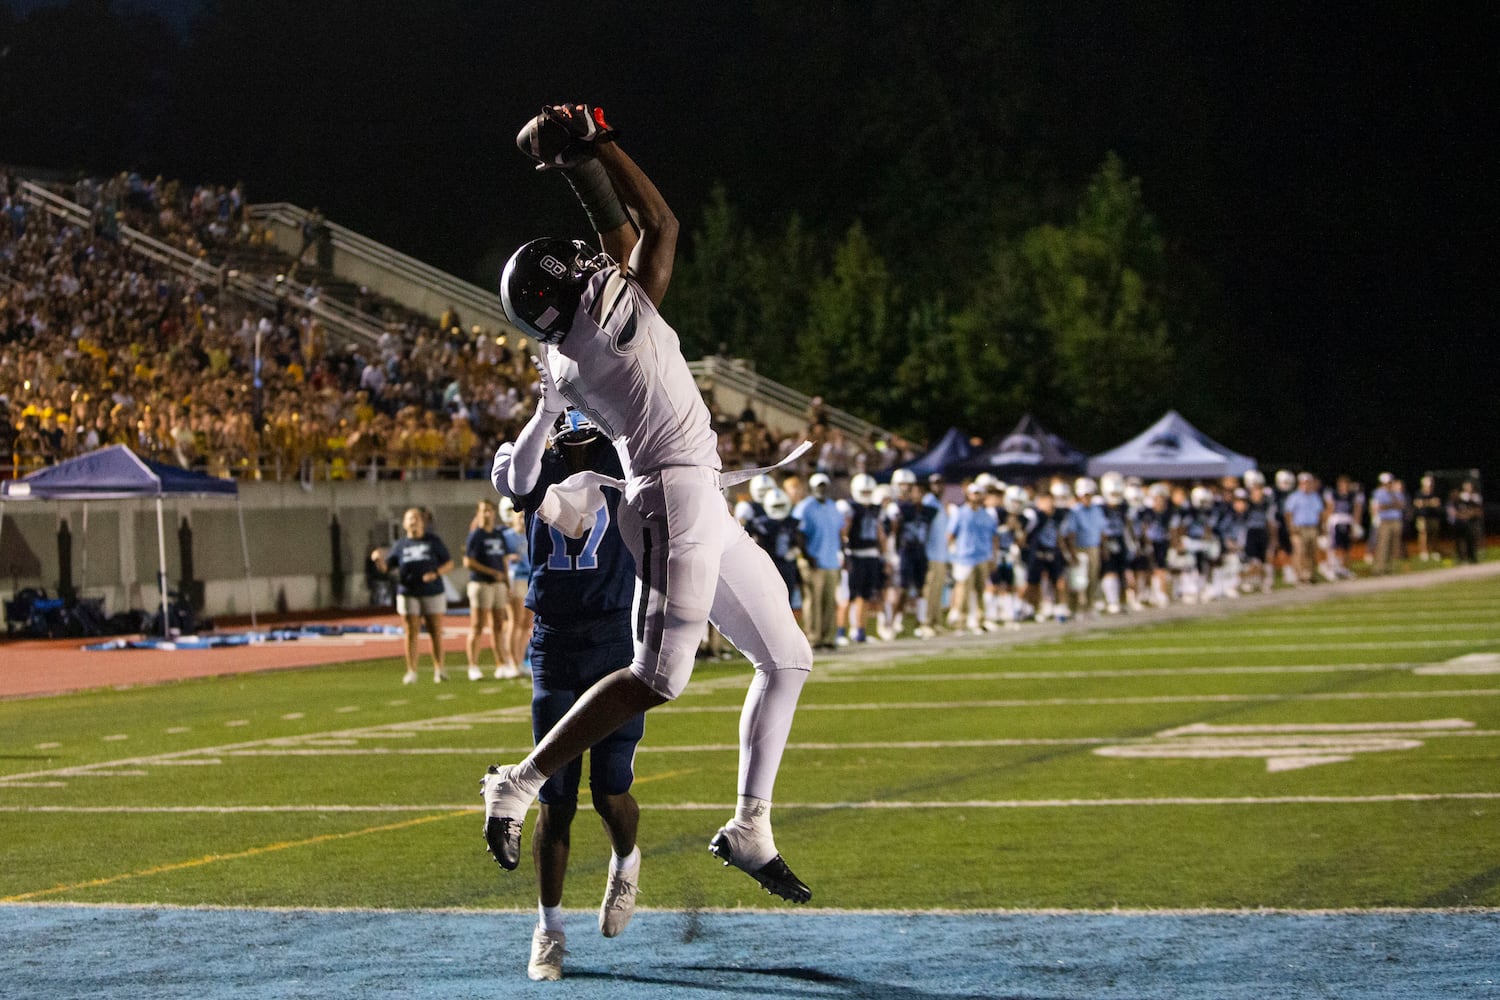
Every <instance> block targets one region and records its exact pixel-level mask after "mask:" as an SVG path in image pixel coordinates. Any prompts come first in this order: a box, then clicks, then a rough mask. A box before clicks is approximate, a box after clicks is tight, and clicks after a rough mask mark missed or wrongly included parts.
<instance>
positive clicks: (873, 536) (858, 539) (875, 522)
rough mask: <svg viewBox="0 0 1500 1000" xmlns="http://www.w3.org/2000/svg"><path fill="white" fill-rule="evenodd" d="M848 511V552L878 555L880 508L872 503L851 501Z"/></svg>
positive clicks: (860, 554) (858, 554)
mask: <svg viewBox="0 0 1500 1000" xmlns="http://www.w3.org/2000/svg"><path fill="white" fill-rule="evenodd" d="M849 511H850V514H849V544H848V551H849V553H850V554H851V555H856V556H878V555H880V522H881V513H880V508H879V507H877V506H876V505H875V504H872V503H851V504H850V505H849Z"/></svg>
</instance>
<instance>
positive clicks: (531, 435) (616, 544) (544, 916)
mask: <svg viewBox="0 0 1500 1000" xmlns="http://www.w3.org/2000/svg"><path fill="white" fill-rule="evenodd" d="M549 437H550V446H549ZM584 470H592V471H595V472H599V473H602V474H604V475H608V476H612V477H619V476H620V474H621V470H620V460H619V458H618V457H617V456H616V455H615V452H614V449H613V448H612V447H610V444H609V442H608V441H606V440H605V439H604V436H603V435H602V434H600V433H599V429H598V428H597V427H595V426H594V425H593V423H591V422H590V421H589V419H588V418H587V417H585V416H584V415H583V414H582V413H579V412H578V411H577V410H567V411H566V412H564V413H563V414H562V415H561V416H559V417H558V418H557V419H556V421H553V420H552V418H551V416H550V415H549V413H548V411H546V410H544V409H543V408H542V407H538V408H537V411H536V413H535V414H534V415H533V416H532V418H531V420H530V422H529V423H527V425H526V427H525V428H524V429H523V430H522V431H521V433H520V435H519V436H518V437H517V438H516V441H515V443H514V444H511V443H508V442H507V443H506V444H502V445H501V446H500V448H499V450H498V451H497V452H496V453H495V462H494V466H493V468H492V469H491V472H490V479H491V481H492V482H493V483H494V485H495V489H497V490H499V491H500V492H501V493H503V494H506V495H510V496H511V497H512V499H513V500H514V502H515V505H516V507H517V508H518V509H520V510H523V511H525V518H526V521H525V523H526V544H527V554H528V557H529V559H530V562H531V565H532V566H533V567H534V569H533V572H532V574H531V583H530V585H529V587H528V589H527V592H526V605H527V607H529V608H530V609H531V610H532V611H533V612H534V613H535V618H534V620H533V624H532V630H531V685H532V695H531V728H532V735H533V737H534V738H535V739H536V740H538V741H540V740H541V739H542V737H543V736H544V735H545V734H546V733H547V732H548V731H549V730H550V729H552V727H553V726H555V725H556V724H557V722H558V720H559V719H561V718H562V717H563V715H564V714H566V712H567V711H568V709H570V708H572V707H573V705H574V704H575V703H576V702H577V701H578V698H579V697H580V696H581V695H582V694H583V692H585V691H587V690H588V689H589V688H590V687H591V686H593V685H594V684H595V683H596V682H598V681H599V680H600V678H602V677H604V676H605V675H607V674H610V673H613V672H614V671H616V670H618V669H619V668H620V665H621V664H622V663H628V662H629V661H630V657H631V651H632V643H631V638H630V607H631V599H632V597H633V595H634V593H635V563H634V562H633V561H632V560H631V558H630V553H629V552H627V551H626V550H625V544H624V542H622V541H621V540H620V534H619V531H618V530H616V528H615V525H616V523H617V522H618V520H619V511H620V491H619V490H616V489H604V490H602V491H601V494H602V495H601V496H600V498H599V499H600V501H601V502H600V505H599V507H598V508H597V509H596V510H595V511H594V514H595V517H594V523H593V526H592V528H591V529H590V530H589V531H588V532H587V533H586V534H585V535H584V536H583V537H581V538H568V537H566V536H565V535H564V534H563V533H562V532H561V531H559V530H558V529H557V528H555V527H553V526H552V525H550V524H548V523H546V522H545V521H543V520H542V519H541V518H539V517H537V507H538V505H540V503H541V501H542V498H543V496H545V495H546V492H547V488H548V487H549V486H552V485H553V484H555V483H560V482H562V481H563V480H564V479H566V478H567V477H568V476H569V475H571V474H572V473H575V472H582V471H584ZM645 725H646V720H645V716H643V715H640V714H637V715H633V716H631V717H630V718H629V719H627V720H626V721H625V723H624V724H623V725H622V726H620V728H618V729H616V730H615V731H614V732H612V733H610V734H609V735H607V736H605V737H604V738H603V739H602V740H600V741H599V742H598V743H595V744H594V745H593V747H592V748H591V749H590V751H589V790H590V792H591V793H592V797H593V801H594V811H595V812H597V813H598V814H599V818H600V819H602V820H603V821H604V829H605V832H606V833H607V834H608V836H609V841H610V845H611V847H612V848H613V853H612V855H611V857H610V863H609V878H608V881H607V882H606V883H605V887H604V902H603V904H602V905H601V906H600V908H599V932H600V933H601V934H603V935H604V936H605V937H614V936H616V935H617V934H619V933H620V932H621V931H623V930H624V929H625V925H626V924H628V923H630V918H631V916H632V915H633V914H634V913H635V897H636V892H637V890H638V887H639V884H640V870H641V852H640V849H639V848H637V847H636V842H635V837H636V827H637V826H638V824H639V822H640V815H641V811H640V806H639V805H638V804H637V803H636V800H635V798H634V797H633V796H632V795H631V794H630V786H631V785H632V784H633V783H634V781H635V770H634V762H635V748H636V744H638V743H639V742H640V740H641V735H642V734H643V733H644V731H645ZM582 772H583V767H582V761H581V759H579V758H574V760H573V761H572V762H571V763H569V764H567V765H566V766H564V767H563V768H562V769H560V770H559V771H557V772H556V773H555V774H553V775H552V776H551V777H550V778H548V779H547V782H546V784H544V785H542V790H541V796H540V798H541V808H540V810H539V815H538V817H537V821H536V831H535V836H534V837H533V839H532V858H533V860H534V861H535V862H536V873H537V883H538V893H537V906H538V910H539V919H538V921H537V926H536V930H535V932H534V933H533V934H532V938H531V959H530V961H529V962H528V963H527V968H526V972H527V975H528V976H530V978H532V979H535V980H552V979H561V978H562V964H563V956H564V955H565V954H566V943H567V935H566V934H565V933H564V929H563V911H562V894H563V880H564V879H565V878H566V876H567V873H568V849H569V844H570V838H569V834H570V831H571V828H572V823H573V816H574V814H575V813H576V812H577V810H578V783H579V779H580V778H581V776H582Z"/></svg>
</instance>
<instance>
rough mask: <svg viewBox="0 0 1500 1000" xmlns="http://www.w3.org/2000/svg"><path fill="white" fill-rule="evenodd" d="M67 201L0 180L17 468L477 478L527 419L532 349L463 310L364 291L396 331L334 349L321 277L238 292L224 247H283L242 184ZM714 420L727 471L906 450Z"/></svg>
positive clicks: (844, 462) (746, 415)
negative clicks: (173, 251) (284, 288)
mask: <svg viewBox="0 0 1500 1000" xmlns="http://www.w3.org/2000/svg"><path fill="white" fill-rule="evenodd" d="M67 193H68V195H69V197H70V198H71V199H72V200H74V201H75V202H76V203H77V204H78V205H80V206H82V207H83V208H84V209H86V210H87V211H88V212H89V218H90V222H89V223H88V224H87V225H75V224H71V223H66V222H61V221H59V220H58V219H57V218H56V217H54V216H53V215H51V214H49V213H47V212H46V211H44V210H41V209H38V208H35V207H33V206H31V205H29V204H27V202H26V201H25V199H23V198H22V197H21V196H20V191H19V188H18V185H17V183H16V181H15V180H14V179H13V178H10V177H6V176H5V175H4V174H0V435H3V437H0V447H3V448H4V454H5V455H6V456H7V457H8V459H9V461H8V462H7V465H8V466H9V468H8V469H6V470H5V472H6V473H7V474H9V475H12V476H17V475H24V474H25V473H27V472H29V471H31V470H33V469H36V468H39V467H42V466H45V465H48V464H51V463H53V462H56V461H58V460H60V459H65V458H70V457H73V456H75V455H79V454H83V453H85V452H87V451H90V450H93V449H94V448H97V447H100V446H103V445H108V444H114V443H120V444H126V445H128V446H130V447H131V448H132V449H134V450H135V451H136V452H137V453H138V454H140V455H142V456H143V457H146V458H149V459H153V460H157V461H164V462H168V463H171V464H175V465H181V466H183V467H186V468H195V469H201V470H204V471H207V472H210V473H211V474H214V475H220V476H234V477H242V478H275V479H290V478H293V477H303V478H332V479H348V478H354V477H357V476H364V477H386V478H394V477H401V478H432V477H437V476H446V477H451V476H462V477H475V476H482V475H484V473H485V471H486V470H487V469H488V464H489V458H490V455H491V454H492V452H493V449H494V446H495V444H496V443H497V442H499V441H502V440H506V439H508V438H509V437H511V436H513V435H514V433H515V432H516V431H517V430H518V429H519V427H520V426H521V425H522V424H523V423H524V420H525V418H526V417H527V416H529V412H530V402H529V399H530V397H531V394H532V391H533V385H534V380H535V376H534V373H533V372H532V371H531V369H530V365H529V362H528V359H527V356H528V352H527V350H526V345H525V343H524V341H521V342H519V343H515V344H508V343H507V342H506V338H505V337H504V336H500V337H496V336H494V335H492V334H486V333H484V332H482V331H480V330H479V329H478V328H477V327H474V328H470V329H468V330H465V329H464V327H463V324H462V321H461V319H460V318H459V317H458V316H457V314H456V313H455V312H454V311H453V310H451V309H450V310H447V311H446V312H445V313H444V315H442V316H440V317H437V318H436V319H434V320H430V321H425V322H424V321H422V320H420V319H413V318H411V316H410V314H408V313H407V312H406V311H405V310H401V309H398V308H385V307H382V305H381V303H380V302H379V301H378V300H376V299H375V298H374V297H373V296H367V295H362V296H361V299H360V300H359V301H357V302H356V303H354V305H355V308H357V309H359V310H360V311H362V312H364V313H366V314H367V315H370V316H372V317H373V318H374V319H376V321H377V322H379V323H380V325H381V326H382V327H383V329H384V333H383V334H382V335H381V337H380V339H379V341H378V342H377V343H375V344H373V345H365V344H339V343H334V342H332V340H331V338H330V337H329V335H328V333H327V331H325V330H324V329H323V328H322V327H321V325H320V324H319V322H318V321H317V319H316V317H315V315H314V314H313V312H312V310H310V309H309V308H307V305H308V301H309V296H315V295H317V294H318V291H319V290H318V289H317V287H316V285H315V284H314V285H309V286H306V287H307V291H306V292H300V291H298V292H294V291H292V290H291V286H290V284H289V286H288V288H289V290H288V293H287V294H286V295H285V296H283V298H282V299H281V300H280V301H279V302H278V304H277V307H276V308H275V309H274V310H267V309H263V308H257V307H255V306H252V305H248V304H245V303H243V302H240V301H238V300H237V299H235V298H234V297H233V296H231V295H226V294H224V289H223V284H222V279H223V274H222V268H221V267H220V266H218V264H217V263H216V262H218V261H221V260H222V259H223V256H224V252H225V251H227V250H230V249H232V248H234V247H251V248H254V247H257V246H264V245H267V244H269V239H268V238H267V236H266V234H265V233H263V232H261V231H258V230H257V229H256V227H255V226H254V225H253V224H252V223H250V222H249V221H248V220H247V217H246V214H245V211H244V210H245V194H244V188H243V185H242V184H236V185H233V186H226V185H199V186H196V187H190V186H185V185H181V184H179V183H177V182H175V181H163V180H162V179H161V178H155V179H147V178H145V177H143V176H140V175H137V174H133V173H132V174H120V175H117V176H115V177H111V178H107V179H103V180H92V179H84V180H81V181H78V182H76V183H75V184H73V185H71V186H70V187H69V188H68V191H67ZM122 226H128V227H130V228H131V229H134V230H136V231H139V232H142V233H145V234H147V235H148V236H151V237H153V238H155V239H158V240H161V241H163V242H165V243H167V244H169V245H171V246H174V247H176V248H177V249H179V250H182V251H184V252H185V253H188V254H189V255H191V256H193V257H195V258H198V259H200V260H201V261H203V262H204V266H203V267H202V268H201V269H196V268H195V269H193V270H192V271H191V272H190V273H189V274H188V275H187V276H183V275H181V274H178V273H176V272H174V271H172V270H170V269H167V268H165V267H163V266H161V265H159V264H156V263H153V262H152V261H150V260H147V259H145V258H143V257H140V256H137V255H135V254H133V253H131V252H130V251H129V250H126V249H124V248H122V246H121V245H120V240H119V237H120V233H121V227H122ZM304 250H306V247H304ZM293 267H294V268H295V265H293ZM257 358H258V359H259V361H258V362H257ZM706 388H707V389H708V396H709V399H710V403H711V404H712V387H711V386H709V387H706ZM714 418H715V426H716V428H717V429H718V431H719V435H720V450H721V453H722V455H723V458H724V464H725V467H726V468H736V467H745V466H754V465H761V464H767V463H769V462H772V461H775V460H777V459H778V458H780V457H781V456H783V455H785V454H786V452H787V451H788V450H789V449H790V448H792V447H794V446H795V445H796V444H797V443H799V442H800V441H801V440H803V439H804V438H808V439H811V440H812V441H813V442H814V446H815V447H814V449H813V450H812V451H811V452H809V454H808V456H807V457H806V458H805V459H803V460H802V461H801V462H800V463H798V465H797V466H796V468H797V469H798V471H802V472H803V473H804V474H806V473H808V472H811V471H812V470H813V469H815V468H816V469H825V470H828V471H831V472H834V473H835V474H837V475H839V476H841V477H847V476H848V475H850V474H853V473H854V472H857V471H861V470H863V469H865V468H866V467H867V465H868V467H869V468H872V469H873V468H878V467H881V463H887V462H889V461H893V460H895V459H896V458H898V457H900V455H902V454H906V455H909V454H910V451H909V449H907V450H906V451H904V452H898V451H897V450H895V449H889V450H880V448H877V447H876V446H875V445H871V446H870V447H868V448H857V447H851V446H849V445H848V444H847V443H846V442H845V441H844V440H843V437H842V434H841V433H840V432H839V431H837V430H836V429H830V427H829V425H828V422H827V420H826V419H825V414H824V413H823V412H822V407H821V404H820V403H819V402H817V401H815V402H814V406H813V408H812V409H811V410H810V411H809V413H808V415H807V421H806V427H805V428H804V429H802V430H801V431H800V432H799V433H797V434H793V435H777V434H774V433H773V432H772V431H771V430H770V428H768V427H767V425H766V424H765V423H764V422H762V421H761V420H759V419H758V418H757V417H756V415H755V413H754V412H753V411H751V410H748V409H747V410H745V411H743V412H741V413H738V414H730V413H725V412H722V411H720V410H718V409H715V413H714ZM876 444H877V445H879V446H881V447H882V448H883V446H884V445H885V442H878V443H876Z"/></svg>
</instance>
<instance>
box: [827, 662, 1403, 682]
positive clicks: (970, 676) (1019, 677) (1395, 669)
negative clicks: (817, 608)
mask: <svg viewBox="0 0 1500 1000" xmlns="http://www.w3.org/2000/svg"><path fill="white" fill-rule="evenodd" d="M1424 666H1427V664H1425V663H1298V664H1289V665H1286V666H1269V667H1268V666H1253V665H1245V666H1227V667H1138V668H1133V669H1125V670H1115V669H1107V668H1106V669H1100V670H985V671H975V672H973V673H964V674H920V675H916V676H915V677H914V675H912V674H910V673H905V672H903V673H892V672H890V671H888V670H885V669H880V670H876V671H871V672H870V673H852V672H845V673H839V674H836V675H833V676H828V675H825V674H823V673H820V672H819V671H816V670H815V671H813V674H812V676H811V677H809V678H808V679H807V680H808V683H809V684H814V683H816V684H852V683H857V682H864V681H878V682H886V681H900V682H902V683H905V684H910V683H911V682H912V681H913V680H914V679H920V680H921V681H922V682H923V683H926V682H927V681H987V680H1002V681H1030V680H1049V681H1053V680H1063V681H1072V680H1093V679H1094V678H1103V677H1110V678H1126V679H1129V678H1135V677H1234V676H1239V675H1275V674H1337V673H1403V672H1406V671H1413V672H1416V671H1417V669H1418V668H1420V667H1424Z"/></svg>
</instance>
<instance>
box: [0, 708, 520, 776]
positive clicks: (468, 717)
mask: <svg viewBox="0 0 1500 1000" xmlns="http://www.w3.org/2000/svg"><path fill="white" fill-rule="evenodd" d="M522 713H524V718H525V720H526V721H527V722H528V723H529V722H530V719H531V706H530V704H525V705H519V706H504V707H501V708H491V709H485V710H483V711H480V712H468V713H464V714H462V715H455V716H445V717H440V718H435V719H431V720H426V721H428V722H433V723H444V722H463V723H465V725H464V726H462V727H461V728H464V729H467V728H468V724H469V723H474V722H503V721H518V720H519V719H520V717H521V716H522ZM512 717H514V720H513V719H512ZM417 725H420V721H419V722H416V723H414V722H409V721H408V722H393V723H388V724H386V725H382V726H362V727H360V728H357V729H341V730H335V731H331V732H321V733H306V734H303V735H301V736H273V737H268V738H266V739H259V740H247V741H244V742H240V743H228V744H221V745H217V746H209V747H194V748H190V749H186V750H173V751H168V752H166V753H161V754H151V755H148V756H140V757H126V758H121V759H118V760H110V761H98V762H95V763H92V764H73V765H69V766H67V767H60V768H49V769H47V770H44V771H26V772H20V773H17V774H0V789H5V788H12V787H14V788H38V787H47V788H55V787H59V785H58V783H56V782H52V783H49V784H46V785H37V784H32V783H31V782H34V781H36V780H38V779H56V778H76V777H95V776H105V777H112V776H119V775H145V774H148V773H149V772H147V771H134V770H129V771H127V770H121V769H122V768H139V767H146V766H151V765H156V764H160V763H162V762H163V761H169V760H180V759H185V758H193V757H205V756H223V755H227V754H230V753H232V752H233V751H235V750H240V749H245V748H250V747H259V746H266V745H277V744H278V743H280V744H281V745H285V743H284V741H288V740H290V741H292V743H293V744H296V743H299V742H300V743H303V744H304V745H305V744H306V743H307V742H313V743H316V742H317V741H320V740H328V741H333V742H334V743H336V745H339V746H353V745H355V743H356V741H357V740H359V739H363V738H368V736H369V735H370V734H376V733H385V732H389V731H399V730H403V729H410V728H412V727H413V726H417Z"/></svg>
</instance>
